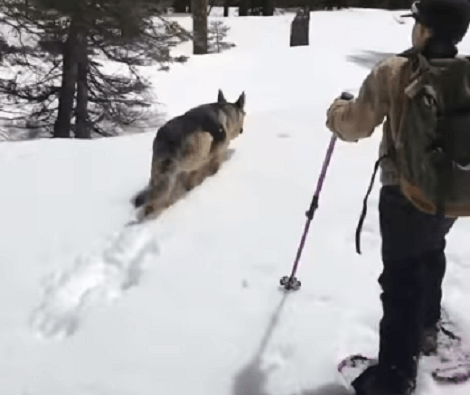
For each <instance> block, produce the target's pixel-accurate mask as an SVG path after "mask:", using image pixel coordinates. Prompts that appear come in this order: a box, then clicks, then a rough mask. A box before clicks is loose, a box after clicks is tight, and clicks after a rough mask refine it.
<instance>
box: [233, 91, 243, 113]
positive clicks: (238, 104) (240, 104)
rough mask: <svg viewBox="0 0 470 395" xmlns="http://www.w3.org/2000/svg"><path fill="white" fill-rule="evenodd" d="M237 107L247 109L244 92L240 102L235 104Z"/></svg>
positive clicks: (239, 99)
mask: <svg viewBox="0 0 470 395" xmlns="http://www.w3.org/2000/svg"><path fill="white" fill-rule="evenodd" d="M235 105H236V106H237V107H238V108H239V109H240V110H244V109H245V92H242V94H241V95H240V97H239V98H238V100H237V101H236V102H235Z"/></svg>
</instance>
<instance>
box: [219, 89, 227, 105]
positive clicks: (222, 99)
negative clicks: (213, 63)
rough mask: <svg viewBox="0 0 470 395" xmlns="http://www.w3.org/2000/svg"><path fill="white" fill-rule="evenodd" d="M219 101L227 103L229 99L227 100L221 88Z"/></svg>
mask: <svg viewBox="0 0 470 395" xmlns="http://www.w3.org/2000/svg"><path fill="white" fill-rule="evenodd" d="M217 103H227V100H225V96H224V94H223V93H222V91H221V90H220V89H219V95H218V96H217Z"/></svg>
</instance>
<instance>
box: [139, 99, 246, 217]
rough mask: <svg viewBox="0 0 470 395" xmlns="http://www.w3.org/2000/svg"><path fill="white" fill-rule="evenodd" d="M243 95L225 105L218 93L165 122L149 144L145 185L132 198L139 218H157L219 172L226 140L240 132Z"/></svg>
mask: <svg viewBox="0 0 470 395" xmlns="http://www.w3.org/2000/svg"><path fill="white" fill-rule="evenodd" d="M244 108H245V93H242V94H241V95H240V97H239V98H238V100H237V101H236V102H235V103H229V102H227V100H226V99H225V97H224V95H223V93H222V91H220V90H219V93H218V99H217V102H215V103H208V104H203V105H200V106H198V107H194V108H192V109H190V110H189V111H187V112H186V113H184V114H183V115H180V116H177V117H175V118H173V119H171V120H169V121H168V122H167V123H165V124H164V125H163V126H162V127H160V129H159V130H158V132H157V135H156V136H155V139H154V141H153V155H152V168H151V174H150V182H149V185H148V186H147V187H146V188H145V189H144V190H142V191H140V192H139V193H138V194H137V196H135V198H134V205H135V207H140V206H143V215H144V216H148V215H151V214H152V215H158V214H159V213H160V212H161V211H162V210H163V209H165V208H167V207H169V206H170V205H172V204H173V203H175V201H176V200H178V199H179V198H180V197H181V196H182V195H183V194H184V193H185V192H187V191H190V190H191V189H193V188H194V187H195V186H197V185H199V184H201V183H202V182H203V181H204V179H205V178H206V177H208V176H211V175H213V174H215V173H217V171H218V170H219V167H220V165H221V163H222V162H223V160H224V158H225V155H226V154H227V149H228V145H229V144H230V141H231V140H233V139H235V138H236V137H238V136H239V135H240V134H241V133H242V132H243V124H244V117H245V111H244Z"/></svg>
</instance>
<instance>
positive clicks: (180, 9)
mask: <svg viewBox="0 0 470 395" xmlns="http://www.w3.org/2000/svg"><path fill="white" fill-rule="evenodd" d="M173 7H174V10H175V12H177V13H183V14H185V13H186V12H188V1H187V0H175V1H174V3H173Z"/></svg>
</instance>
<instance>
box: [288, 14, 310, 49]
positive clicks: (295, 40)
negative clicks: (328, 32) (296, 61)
mask: <svg viewBox="0 0 470 395" xmlns="http://www.w3.org/2000/svg"><path fill="white" fill-rule="evenodd" d="M309 24H310V10H309V8H308V7H305V8H301V9H299V10H298V11H297V13H296V15H295V18H294V20H293V21H292V23H291V30H290V46H291V47H296V46H299V45H308V34H309Z"/></svg>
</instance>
